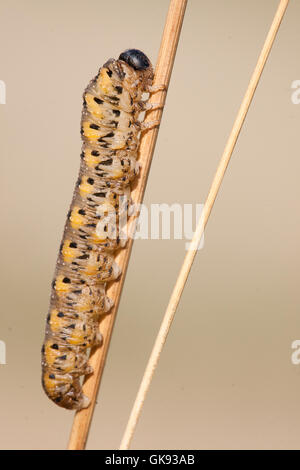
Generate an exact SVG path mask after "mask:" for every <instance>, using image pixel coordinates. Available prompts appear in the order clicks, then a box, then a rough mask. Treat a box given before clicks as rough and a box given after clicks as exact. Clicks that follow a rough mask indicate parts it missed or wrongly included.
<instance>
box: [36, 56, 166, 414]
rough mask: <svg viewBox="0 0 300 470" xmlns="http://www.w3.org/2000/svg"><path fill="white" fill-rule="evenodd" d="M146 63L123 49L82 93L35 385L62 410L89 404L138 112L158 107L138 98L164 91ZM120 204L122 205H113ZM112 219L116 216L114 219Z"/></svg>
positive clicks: (115, 270) (133, 164) (133, 163)
mask: <svg viewBox="0 0 300 470" xmlns="http://www.w3.org/2000/svg"><path fill="white" fill-rule="evenodd" d="M152 81H153V68H152V65H151V62H150V60H149V59H148V57H147V56H146V55H145V54H144V53H143V52H141V51H139V50H137V49H128V50H126V51H124V52H123V53H122V54H120V56H119V59H118V60H115V59H109V60H108V61H107V62H106V63H105V64H104V65H103V66H102V67H101V68H100V69H99V72H98V74H97V75H96V77H95V78H94V79H93V80H91V82H90V83H89V85H88V86H87V88H86V90H85V91H84V94H83V110H82V117H81V136H82V152H81V163H80V169H79V177H78V180H77V183H76V186H75V189H74V194H73V199H72V202H71V206H70V210H69V212H68V216H67V221H66V224H65V228H64V233H63V238H62V242H61V246H60V250H59V254H58V258H57V263H56V269H55V273H54V279H53V282H52V290H51V297H50V307H49V312H48V315H47V321H46V331H45V339H44V343H43V347H42V385H43V388H44V390H45V392H46V394H47V396H48V397H49V398H50V399H51V400H52V401H53V402H55V403H56V404H58V405H59V406H61V407H64V408H67V409H73V410H79V409H81V408H86V407H88V406H89V402H90V401H89V398H88V397H86V396H85V395H84V394H83V392H82V386H81V383H82V377H83V376H85V375H87V374H90V373H92V372H93V371H92V370H91V367H90V366H89V365H88V356H89V351H90V348H92V347H94V346H96V345H100V344H101V341H102V337H101V334H100V332H99V321H100V318H101V315H102V314H104V313H106V312H108V311H109V310H110V308H111V307H112V301H111V299H109V298H108V296H107V295H106V287H107V282H109V281H114V280H117V278H118V277H119V275H120V268H119V266H118V265H117V263H116V262H115V254H116V250H118V249H119V248H122V247H123V246H124V241H123V240H122V239H121V238H122V237H120V229H119V228H118V224H113V223H112V220H113V217H112V215H113V213H114V217H115V218H116V219H117V220H119V218H120V217H121V215H122V214H124V212H125V213H126V214H127V213H128V210H129V206H130V190H131V189H130V184H131V182H132V181H133V180H134V179H135V178H136V177H137V175H138V172H139V164H138V162H137V154H138V148H139V142H140V136H141V132H142V131H144V130H147V129H149V128H151V127H153V126H155V125H157V124H158V123H157V122H156V121H153V122H152V123H151V122H150V123H147V124H146V123H144V122H143V121H142V120H141V119H140V117H141V112H142V111H146V110H149V109H155V108H158V107H159V106H158V105H155V104H150V103H149V102H148V99H146V100H145V99H142V98H143V96H142V95H143V93H147V94H148V97H149V94H150V93H152V92H155V91H158V90H159V89H163V87H156V88H154V87H153V86H152ZM122 198H123V199H125V200H126V198H127V202H126V203H125V204H122V203H120V200H122ZM115 214H117V215H115Z"/></svg>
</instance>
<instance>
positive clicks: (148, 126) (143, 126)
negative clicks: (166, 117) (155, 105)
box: [141, 120, 160, 132]
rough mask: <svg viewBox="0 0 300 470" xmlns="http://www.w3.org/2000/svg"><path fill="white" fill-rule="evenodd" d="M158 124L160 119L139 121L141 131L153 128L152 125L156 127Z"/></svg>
mask: <svg viewBox="0 0 300 470" xmlns="http://www.w3.org/2000/svg"><path fill="white" fill-rule="evenodd" d="M159 125H160V121H158V120H156V121H148V122H142V123H141V131H142V132H144V131H148V130H150V129H153V128H154V127H158V126H159Z"/></svg>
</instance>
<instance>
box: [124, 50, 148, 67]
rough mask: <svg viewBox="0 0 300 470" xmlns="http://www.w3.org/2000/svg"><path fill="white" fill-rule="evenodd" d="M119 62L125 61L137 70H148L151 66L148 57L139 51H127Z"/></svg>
mask: <svg viewBox="0 0 300 470" xmlns="http://www.w3.org/2000/svg"><path fill="white" fill-rule="evenodd" d="M119 60H123V61H124V62H126V64H128V65H130V67H132V68H134V69H135V70H147V68H148V67H150V66H151V63H150V60H149V59H148V57H147V56H146V55H145V54H144V53H143V52H142V51H139V50H138V49H127V50H126V51H124V52H122V54H120V57H119Z"/></svg>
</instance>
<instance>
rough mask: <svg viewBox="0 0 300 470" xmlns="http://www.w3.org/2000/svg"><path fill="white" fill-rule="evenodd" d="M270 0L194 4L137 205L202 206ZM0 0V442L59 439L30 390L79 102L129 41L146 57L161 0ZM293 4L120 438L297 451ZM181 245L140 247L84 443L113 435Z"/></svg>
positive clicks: (153, 51)
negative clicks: (131, 432)
mask: <svg viewBox="0 0 300 470" xmlns="http://www.w3.org/2000/svg"><path fill="white" fill-rule="evenodd" d="M277 4H278V1H277V0H265V1H264V2H262V1H260V0H255V1H254V0H251V1H250V0H247V1H246V0H245V1H239V0H226V1H225V0H211V1H209V2H207V1H206V2H204V1H202V0H201V1H200V0H199V1H196V0H191V1H190V3H189V5H188V8H187V12H186V17H185V22H184V27H183V31H182V37H181V40H180V45H179V49H178V53H177V58H176V63H175V67H174V72H173V76H172V81H171V85H170V89H169V94H168V99H167V105H166V109H165V112H164V116H163V122H162V125H161V129H160V135H159V139H158V143H157V147H156V151H155V156H154V161H153V166H152V169H151V173H150V178H149V184H148V187H147V192H146V198H145V202H146V203H147V204H150V203H161V202H166V203H173V202H180V203H196V202H203V201H204V200H205V197H206V194H207V191H208V188H209V185H210V182H211V180H212V177H213V174H214V171H215V169H216V166H217V163H218V161H219V158H220V155H221V153H222V150H223V148H224V145H225V141H226V138H227V136H228V134H229V131H230V129H231V126H232V123H233V120H234V118H235V115H236V112H237V109H238V107H239V104H240V102H241V99H242V96H243V93H244V91H245V89H246V86H247V84H248V80H249V77H250V74H251V73H252V70H253V68H254V65H255V62H256V59H257V56H258V53H259V51H260V49H261V47H262V43H263V41H264V39H265V36H266V33H267V30H268V28H269V25H270V23H271V20H272V18H273V15H274V13H275V9H276V8H277ZM149 5H150V4H149V2H144V1H137V0H134V1H133V0H132V1H131V0H129V1H126V2H125V1H123V0H119V1H117V0H114V1H111V2H107V1H105V2H104V1H101V0H87V1H86V2H82V1H76V2H73V1H67V0H64V1H61V0H60V1H58V0H56V1H51V2H50V1H48V2H39V1H37V0H27V1H16V0H12V1H10V2H1V5H0V44H1V56H0V57H1V59H0V79H1V80H4V81H5V82H6V85H7V104H6V105H1V106H0V126H1V141H0V149H1V193H2V214H1V222H2V232H1V234H2V250H1V318H0V339H1V340H4V341H5V342H6V345H7V365H5V366H3V365H2V366H0V380H1V388H0V423H1V424H0V447H1V448H2V449H18V448H19V449H57V448H58V449H60V448H65V446H66V442H67V438H68V433H69V430H70V427H71V423H72V413H71V412H68V411H65V410H63V409H60V408H58V407H55V406H54V405H53V404H52V403H51V402H50V401H49V400H48V399H47V398H46V396H45V395H44V393H43V391H42V389H41V386H40V348H41V343H42V340H43V335H44V323H45V316H46V312H47V309H48V300H49V293H50V282H51V279H52V274H53V270H54V264H55V259H56V254H57V249H58V245H59V241H60V238H61V233H62V229H63V224H64V221H65V216H66V212H67V209H68V206H69V203H70V200H71V195H72V191H73V186H74V181H75V178H76V176H77V171H78V165H79V154H80V146H81V143H80V135H79V122H80V113H81V95H82V92H83V89H84V88H85V86H86V85H87V83H88V81H89V80H90V79H91V78H92V77H93V76H94V75H95V73H96V72H97V70H98V67H99V66H100V65H102V64H103V62H105V61H106V60H107V59H108V58H109V57H116V56H118V55H119V53H120V52H121V51H123V50H124V49H126V48H128V47H137V48H140V49H142V50H144V51H145V52H146V53H147V54H148V55H149V57H150V58H151V59H152V60H153V62H154V63H155V60H156V57H157V52H158V48H159V43H160V37H161V32H162V28H163V24H164V19H165V15H166V11H167V7H168V2H167V0H164V1H158V0H156V1H154V0H152V2H151V7H150V6H149ZM299 15H300V2H298V1H295V0H294V1H291V2H290V6H289V8H288V11H287V14H286V17H285V19H284V21H283V24H282V27H281V29H280V32H279V35H278V37H277V40H276V43H275V45H274V48H273V50H272V53H271V56H270V59H269V61H268V63H267V66H266V69H265V71H264V73H263V77H262V80H261V82H260V85H259V87H258V90H257V93H256V96H255V99H254V102H253V105H252V107H251V109H250V112H249V114H248V117H247V120H246V123H245V126H244V128H243V131H242V133H241V135H240V139H239V142H238V145H237V147H236V150H235V152H234V156H233V159H232V161H231V163H230V166H229V169H228V171H227V174H226V177H225V180H224V184H223V186H222V189H221V192H220V194H219V197H218V199H217V201H216V205H215V208H214V210H213V213H212V217H211V220H210V222H209V225H208V227H207V230H206V239H205V247H204V249H203V250H202V251H201V252H200V253H199V255H198V257H197V259H196V261H195V265H194V267H193V270H192V273H191V277H190V279H189V281H188V283H187V286H186V290H185V292H184V295H183V298H182V301H181V304H180V308H179V309H178V313H177V316H176V320H175V322H174V325H173V327H172V331H171V333H170V335H169V338H168V342H167V345H166V348H165V350H164V353H163V355H162V358H161V362H160V364H159V368H158V370H157V373H156V374H155V378H154V381H153V385H152V387H151V391H150V393H149V396H148V398H147V401H146V404H145V408H144V411H143V414H142V417H141V420H140V423H139V425H138V428H137V432H136V436H135V438H134V441H133V448H136V449H141V448H149V449H150V448H152V449H159V448H161V449H167V448H169V449H189V448H190V449H191V448H195V449H220V448H221V449H241V448H242V449H246V448H250V449H283V448H285V449H299V448H300V444H299V442H300V441H299V435H300V401H299V396H300V394H299V393H300V366H295V365H292V364H291V352H292V350H291V343H292V341H293V340H294V339H298V338H300V314H299V262H300V253H299V235H300V217H299V196H300V189H299V173H300V159H299V119H300V105H298V106H297V105H294V104H292V102H291V93H292V90H291V83H292V81H293V80H296V79H300V69H299V55H300V29H299ZM183 256H184V241H176V240H175V241H174V240H171V241H165V240H160V241H138V242H136V243H135V246H134V250H133V253H132V258H131V263H130V267H129V270H128V276H127V279H126V283H125V289H124V293H123V298H122V302H121V306H120V310H119V314H118V318H117V322H116V325H115V330H114V334H113V339H112V344H111V348H110V352H109V357H108V360H107V366H106V370H105V374H104V378H103V382H102V387H101V390H100V394H99V398H98V406H97V408H96V412H95V416H94V421H93V425H92V428H91V433H90V438H89V442H88V448H90V449H97V448H98V449H100V448H101V449H113V448H117V446H118V445H119V442H120V439H121V435H122V432H123V430H124V427H125V423H126V420H127V418H128V415H129V412H130V409H131V405H132V402H133V399H134V397H135V393H136V391H137V387H138V384H139V382H140V379H141V376H142V373H143V370H144V367H145V364H146V360H147V358H148V355H149V353H150V350H151V347H152V344H153V341H154V336H155V334H156V332H157V330H158V327H159V324H160V320H161V318H162V314H163V311H164V309H165V307H166V304H167V301H168V298H169V295H170V293H171V289H172V286H173V284H174V281H175V278H176V275H177V273H178V269H179V267H180V264H181V262H182V259H183Z"/></svg>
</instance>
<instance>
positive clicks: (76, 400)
mask: <svg viewBox="0 0 300 470" xmlns="http://www.w3.org/2000/svg"><path fill="white" fill-rule="evenodd" d="M42 384H43V388H44V390H45V392H46V395H47V396H48V397H49V398H50V400H52V401H53V402H54V403H55V404H56V405H58V406H61V407H62V408H66V409H68V410H75V411H78V410H81V409H83V408H88V406H89V405H90V402H91V400H90V399H89V398H88V397H87V396H86V395H84V394H83V393H82V389H81V385H80V381H79V378H77V377H76V378H75V377H72V376H70V375H68V374H66V375H64V376H63V375H62V376H59V375H57V374H49V373H48V372H46V373H44V375H43V379H42Z"/></svg>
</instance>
